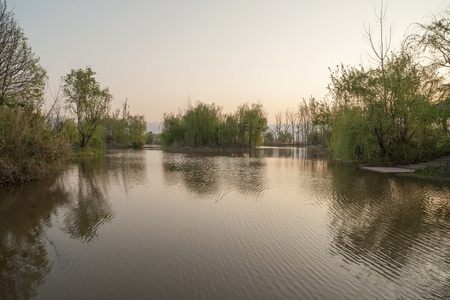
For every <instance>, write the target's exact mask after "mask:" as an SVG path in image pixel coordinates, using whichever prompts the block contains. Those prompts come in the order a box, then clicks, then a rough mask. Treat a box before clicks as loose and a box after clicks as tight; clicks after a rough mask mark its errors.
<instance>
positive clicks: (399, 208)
mask: <svg viewBox="0 0 450 300" xmlns="http://www.w3.org/2000/svg"><path fill="white" fill-rule="evenodd" d="M318 151H320V150H318ZM28 298H30V299H450V184H449V183H445V182H436V181H431V180H426V179H416V178H410V177H400V176H395V175H383V174H376V173H371V172H368V171H362V170H359V169H355V168H353V167H351V166H345V165H342V164H339V163H336V162H334V163H332V162H330V161H329V160H328V159H327V156H326V155H320V153H317V150H311V149H277V148H267V149H263V150H261V151H257V152H254V153H237V154H231V153H221V154H205V153H203V154H194V153H167V152H163V151H161V150H143V151H114V152H112V153H110V154H109V155H107V156H103V157H93V158H88V159H82V160H80V161H79V162H77V163H75V164H73V165H72V166H71V167H70V168H69V169H68V170H67V171H65V172H63V173H61V174H59V175H58V177H55V178H52V179H50V180H47V181H40V182H33V183H30V184H26V185H23V186H17V187H14V188H13V189H11V190H0V299H28Z"/></svg>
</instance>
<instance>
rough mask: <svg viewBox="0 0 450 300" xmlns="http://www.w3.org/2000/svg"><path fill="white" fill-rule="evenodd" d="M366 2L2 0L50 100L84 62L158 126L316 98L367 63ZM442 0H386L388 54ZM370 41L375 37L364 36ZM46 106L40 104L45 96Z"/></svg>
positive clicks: (272, 109)
mask: <svg viewBox="0 0 450 300" xmlns="http://www.w3.org/2000/svg"><path fill="white" fill-rule="evenodd" d="M380 5H381V1H378V0H377V1H373V0H342V1H335V0H321V1H312V0H308V1H303V0H296V1H290V0H278V1H274V0H271V1H267V0H258V1H253V0H226V1H225V0H222V1H217V0H204V1H203V0H192V1H191V0H157V1H156V0H155V1H154V0H127V1H124V0H120V1H119V0H95V1H92V0H77V1H69V0H7V6H8V8H9V9H13V12H14V14H15V18H16V20H17V21H18V22H19V25H20V27H21V28H22V29H23V30H24V32H25V36H26V37H27V38H28V41H29V44H30V46H31V47H32V49H33V51H34V53H35V54H36V55H37V56H39V57H40V64H41V65H42V66H43V67H44V68H45V69H46V70H47V72H48V76H49V87H50V89H51V90H52V91H53V92H55V91H57V89H58V86H60V84H61V78H62V77H63V76H65V75H66V74H68V73H70V71H71V70H72V69H80V68H81V69H85V68H86V67H87V66H90V67H91V68H92V70H93V71H94V72H96V75H95V78H96V80H97V81H98V82H99V83H100V85H101V87H108V88H109V90H110V92H111V93H112V94H113V96H114V100H113V103H112V109H113V110H115V109H116V108H120V107H121V106H122V103H123V102H124V101H125V100H126V99H128V104H129V106H130V107H131V113H132V114H138V115H144V116H145V119H146V120H147V122H159V121H162V119H163V116H164V113H169V112H178V110H179V109H180V108H181V109H184V108H186V107H187V104H188V103H189V102H190V103H192V104H194V103H195V101H201V102H204V103H213V102H214V103H215V104H217V105H220V106H222V107H223V111H224V112H225V113H230V112H233V111H235V110H236V108H237V107H238V106H239V105H241V104H243V103H245V102H249V103H254V102H260V103H261V104H262V105H263V107H264V109H265V110H266V111H267V113H268V116H269V122H271V121H273V119H274V115H275V113H277V112H278V111H286V109H295V108H296V106H297V104H298V103H299V102H300V101H302V99H303V98H309V97H311V96H313V97H315V98H316V99H323V98H324V97H326V95H327V93H328V90H327V86H328V84H329V82H330V80H329V76H330V68H331V70H335V69H336V66H337V65H340V64H343V65H345V66H358V65H360V64H361V63H362V64H363V65H365V66H366V65H368V64H369V63H370V62H369V59H368V53H369V52H370V51H369V50H370V46H369V45H368V44H367V42H366V41H365V38H364V32H365V30H364V28H365V27H366V28H367V27H368V26H369V25H370V26H371V27H372V28H374V29H376V28H377V22H376V15H375V10H376V11H379V9H380ZM449 5H450V1H449V0H447V1H442V0H390V1H384V6H385V7H387V14H386V19H387V22H386V24H387V25H388V26H390V27H391V28H392V37H391V39H392V50H395V49H398V46H399V44H400V42H401V40H402V39H403V37H404V35H405V33H407V32H412V31H414V27H413V26H411V24H413V23H417V22H418V23H428V22H429V20H430V16H431V14H432V13H437V12H439V11H442V10H443V9H445V8H446V7H447V6H449ZM374 33H375V31H374ZM49 98H50V97H49Z"/></svg>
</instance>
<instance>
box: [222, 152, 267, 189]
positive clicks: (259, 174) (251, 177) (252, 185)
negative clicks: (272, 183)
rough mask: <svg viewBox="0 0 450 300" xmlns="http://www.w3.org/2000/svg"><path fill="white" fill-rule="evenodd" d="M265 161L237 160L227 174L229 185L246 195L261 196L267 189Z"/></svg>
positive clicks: (256, 159)
mask: <svg viewBox="0 0 450 300" xmlns="http://www.w3.org/2000/svg"><path fill="white" fill-rule="evenodd" d="M264 168H265V164H264V160H262V159H259V158H240V159H236V160H235V161H234V162H233V164H231V163H230V167H229V168H228V169H227V171H226V172H225V174H224V175H225V176H226V179H227V184H228V185H229V186H232V187H236V188H237V190H238V191H239V192H241V193H242V194H244V195H252V196H261V194H262V193H263V192H264V190H265V189H266V178H265V172H264V170H265V169H264Z"/></svg>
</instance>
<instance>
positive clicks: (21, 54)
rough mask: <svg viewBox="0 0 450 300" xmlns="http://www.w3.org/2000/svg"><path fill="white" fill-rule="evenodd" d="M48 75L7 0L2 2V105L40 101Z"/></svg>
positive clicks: (0, 69) (0, 57)
mask: <svg viewBox="0 0 450 300" xmlns="http://www.w3.org/2000/svg"><path fill="white" fill-rule="evenodd" d="M46 74H47V73H46V71H45V70H44V69H43V68H42V67H41V66H40V65H39V58H38V57H36V56H35V54H34V53H33V52H32V50H31V47H30V46H28V44H27V38H26V37H25V35H24V33H23V30H22V28H20V27H19V24H18V23H17V21H16V20H15V19H14V14H13V13H12V11H9V10H8V9H7V6H6V0H4V1H1V0H0V106H3V105H8V106H15V105H21V106H24V105H25V104H27V103H30V102H31V103H33V102H35V101H41V100H42V95H43V91H44V86H45V79H46Z"/></svg>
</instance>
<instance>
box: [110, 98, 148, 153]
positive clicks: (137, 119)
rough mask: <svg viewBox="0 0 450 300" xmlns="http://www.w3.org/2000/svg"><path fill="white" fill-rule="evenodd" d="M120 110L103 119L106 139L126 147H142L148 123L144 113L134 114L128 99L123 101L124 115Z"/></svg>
mask: <svg viewBox="0 0 450 300" xmlns="http://www.w3.org/2000/svg"><path fill="white" fill-rule="evenodd" d="M119 115H120V110H119V109H117V110H116V111H115V113H113V114H111V115H110V116H107V117H105V118H104V119H103V122H102V123H103V125H104V127H105V140H106V142H107V143H111V144H121V145H122V146H124V147H130V146H131V147H133V148H142V147H143V146H144V145H145V142H146V138H147V135H146V133H145V132H146V130H147V123H146V122H145V118H144V116H143V115H142V116H141V115H136V116H132V115H131V114H130V111H129V105H128V103H127V100H126V101H125V102H124V103H123V111H122V117H119Z"/></svg>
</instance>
